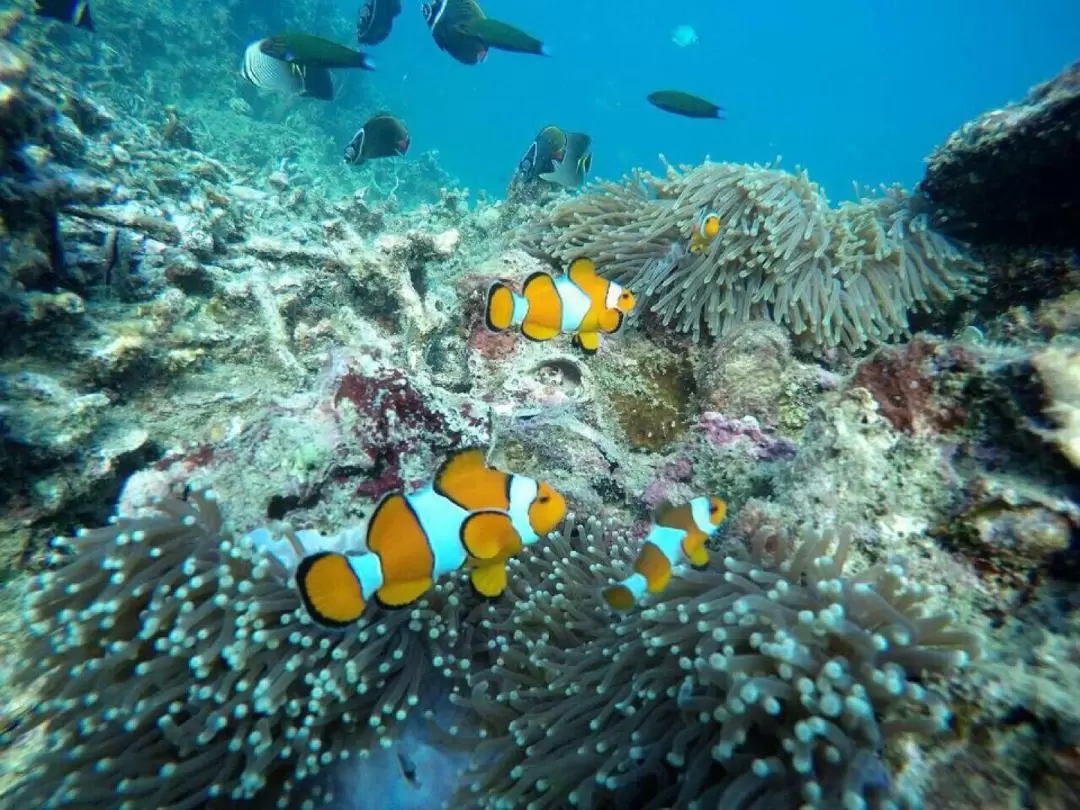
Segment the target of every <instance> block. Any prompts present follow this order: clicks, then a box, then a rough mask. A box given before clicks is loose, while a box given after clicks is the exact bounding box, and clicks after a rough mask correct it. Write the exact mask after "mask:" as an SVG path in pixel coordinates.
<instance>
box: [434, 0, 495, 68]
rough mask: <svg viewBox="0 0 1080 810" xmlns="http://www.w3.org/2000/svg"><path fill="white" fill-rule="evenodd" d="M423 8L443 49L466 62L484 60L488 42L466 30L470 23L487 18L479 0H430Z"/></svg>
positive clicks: (436, 42) (472, 63)
mask: <svg viewBox="0 0 1080 810" xmlns="http://www.w3.org/2000/svg"><path fill="white" fill-rule="evenodd" d="M420 10H421V11H422V12H423V14H424V22H426V23H427V27H428V30H429V31H430V32H431V38H432V39H433V40H435V44H436V45H438V46H439V48H440V50H444V51H446V52H447V53H448V54H450V55H451V56H452V57H454V59H456V60H457V61H459V62H461V63H462V64H464V65H477V64H479V63H480V62H483V61H484V57H485V56H487V52H488V48H487V45H485V44H484V43H483V42H481V41H480V40H479V39H477V38H476V37H475V36H472V35H470V34H468V33H466V31H467V29H468V28H469V26H471V25H472V24H473V23H475V22H477V21H479V20H482V19H484V12H483V11H482V10H481V9H480V6H479V5H477V3H476V0H430V1H429V2H426V3H424V4H423V5H421V6H420Z"/></svg>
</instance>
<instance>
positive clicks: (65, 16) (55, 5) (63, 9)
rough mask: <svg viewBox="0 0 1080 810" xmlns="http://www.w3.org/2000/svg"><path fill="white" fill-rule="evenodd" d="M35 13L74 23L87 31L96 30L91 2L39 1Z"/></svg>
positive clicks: (78, 0) (87, 0) (75, 0)
mask: <svg viewBox="0 0 1080 810" xmlns="http://www.w3.org/2000/svg"><path fill="white" fill-rule="evenodd" d="M34 13H35V14H40V15H41V16H42V17H52V18H53V19H54V20H61V21H62V22H66V23H74V24H75V25H77V26H78V27H79V28H85V29H86V30H87V31H93V30H94V21H93V20H91V19H90V0H37V4H36V6H35V7H34Z"/></svg>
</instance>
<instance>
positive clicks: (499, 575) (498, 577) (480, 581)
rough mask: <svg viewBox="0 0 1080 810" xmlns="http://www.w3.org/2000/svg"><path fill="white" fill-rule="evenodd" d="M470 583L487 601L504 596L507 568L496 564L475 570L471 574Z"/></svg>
mask: <svg viewBox="0 0 1080 810" xmlns="http://www.w3.org/2000/svg"><path fill="white" fill-rule="evenodd" d="M469 581H470V582H471V583H472V586H473V587H474V588H475V589H476V592H477V593H478V594H480V595H481V596H483V597H485V598H487V599H494V598H495V597H497V596H502V592H503V591H505V590H506V566H505V565H503V564H502V563H496V564H495V565H484V566H481V567H479V568H474V569H473V570H472V571H471V572H470V573H469Z"/></svg>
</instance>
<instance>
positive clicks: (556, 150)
mask: <svg viewBox="0 0 1080 810" xmlns="http://www.w3.org/2000/svg"><path fill="white" fill-rule="evenodd" d="M565 156H566V133H564V132H563V131H562V130H561V129H559V128H558V127H556V126H546V127H544V128H543V129H541V130H540V131H539V132H538V133H537V134H536V137H535V138H533V141H532V143H530V144H529V148H528V149H526V150H525V154H524V155H522V156H521V160H519V161H518V165H517V169H516V170H515V172H514V179H513V181H512V182H513V183H518V184H523V185H528V184H530V183H535V182H536V181H537V180H539V179H540V176H541V175H542V174H547V173H549V172H552V171H554V170H555V161H558V160H562V159H563V158H564V157H565Z"/></svg>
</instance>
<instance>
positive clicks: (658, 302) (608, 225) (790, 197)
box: [522, 163, 981, 349]
mask: <svg viewBox="0 0 1080 810" xmlns="http://www.w3.org/2000/svg"><path fill="white" fill-rule="evenodd" d="M915 203H916V200H915V199H914V198H911V197H909V196H908V195H907V194H906V193H905V192H903V191H902V190H900V189H899V188H893V189H889V190H888V191H887V192H886V194H885V195H884V196H882V197H880V198H875V199H864V200H862V201H860V202H858V203H843V204H841V205H840V206H839V207H837V208H831V207H830V206H829V203H828V201H827V200H826V198H825V196H824V194H822V192H821V190H820V189H819V188H818V186H817V185H816V184H814V183H812V182H811V181H810V180H809V178H808V177H807V175H806V172H805V171H803V172H800V173H799V174H790V173H788V172H784V171H779V170H776V169H773V168H769V167H767V166H759V165H754V166H743V165H738V164H731V163H705V164H703V165H701V166H697V167H693V168H690V167H686V166H682V167H679V168H675V167H673V166H671V165H667V170H666V174H665V176H664V177H656V176H654V175H652V174H649V173H648V172H635V173H634V174H633V175H632V176H631V177H629V178H624V179H623V181H622V182H621V183H601V184H600V185H599V186H598V187H597V188H596V189H595V190H593V191H590V192H588V193H585V194H582V195H581V196H579V197H576V198H574V199H572V200H570V201H568V202H565V203H563V204H562V205H560V206H557V207H556V208H554V210H553V212H552V213H550V214H548V215H546V216H544V217H541V218H540V219H539V220H538V221H537V222H535V223H534V224H533V225H532V226H531V227H529V228H528V229H527V230H526V231H525V232H524V234H523V236H522V241H523V245H524V246H525V247H526V249H528V250H530V251H531V252H533V253H535V254H536V255H539V256H543V257H545V258H548V259H551V260H555V261H558V262H560V263H568V262H569V261H571V260H572V259H574V258H576V257H578V256H588V257H589V258H591V259H593V260H594V261H595V262H596V263H597V266H598V267H599V269H600V270H601V272H603V274H604V275H606V276H608V277H609V278H612V279H615V280H616V281H618V282H619V283H620V284H622V285H624V286H626V287H628V288H629V289H631V290H633V291H634V294H635V295H637V296H638V298H639V305H638V311H639V312H645V311H651V312H654V313H656V314H657V315H658V316H659V318H660V319H661V321H662V322H663V324H664V325H665V326H671V325H673V326H674V327H675V328H676V329H677V330H679V331H681V332H691V333H692V334H693V335H694V337H695V338H699V337H700V336H701V333H702V330H703V329H704V330H706V331H707V332H708V333H710V334H712V335H722V334H726V333H727V332H728V331H730V329H731V328H732V327H733V326H735V325H737V324H739V323H743V322H745V321H748V320H751V319H754V318H764V319H767V320H771V321H774V322H776V323H780V324H784V325H786V326H787V327H788V328H789V329H790V330H791V331H792V333H793V334H795V335H796V336H802V337H803V339H804V340H806V341H807V342H809V343H811V344H813V345H815V346H817V347H821V348H830V347H835V346H839V345H843V346H845V347H847V348H849V349H861V348H864V347H865V346H867V345H868V344H878V343H885V342H888V341H889V340H892V339H894V338H897V337H900V336H903V335H906V334H908V313H910V312H911V311H912V310H913V309H916V308H921V309H923V310H926V311H929V310H931V309H933V308H935V307H939V306H940V305H942V304H944V303H946V302H948V301H949V300H951V299H952V298H954V297H956V296H959V295H965V294H968V293H971V292H973V291H975V290H976V289H978V286H979V280H980V278H981V269H980V268H979V266H978V265H977V263H976V262H975V261H974V260H973V259H972V258H970V257H968V256H967V255H966V254H965V253H964V252H963V251H962V250H961V249H960V247H958V246H957V244H955V243H953V242H951V241H949V240H948V239H947V238H945V237H944V236H941V235H940V234H937V233H935V232H934V231H933V230H931V229H930V228H929V226H928V218H927V216H926V214H924V213H921V212H920V211H918V210H917V206H916V204H915ZM702 211H713V212H715V213H716V214H718V215H719V217H720V221H721V223H722V226H721V230H720V233H719V235H718V236H717V237H716V238H715V239H713V240H712V242H711V243H709V244H708V245H707V246H706V247H705V249H704V250H703V251H702V252H700V253H690V252H688V250H687V245H688V244H689V239H690V236H691V231H692V229H693V228H694V227H695V222H696V220H697V218H698V215H699V214H700V213H701V212H702Z"/></svg>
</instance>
